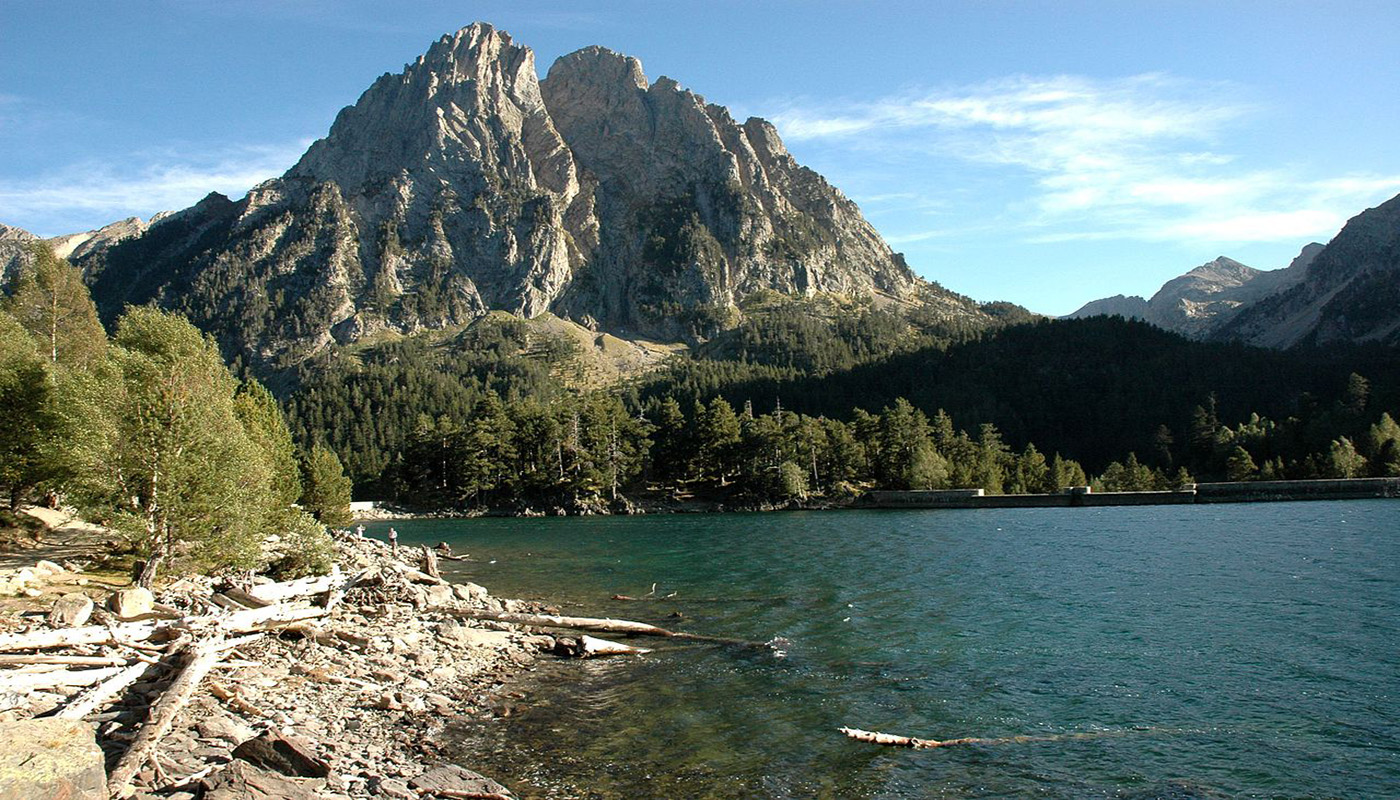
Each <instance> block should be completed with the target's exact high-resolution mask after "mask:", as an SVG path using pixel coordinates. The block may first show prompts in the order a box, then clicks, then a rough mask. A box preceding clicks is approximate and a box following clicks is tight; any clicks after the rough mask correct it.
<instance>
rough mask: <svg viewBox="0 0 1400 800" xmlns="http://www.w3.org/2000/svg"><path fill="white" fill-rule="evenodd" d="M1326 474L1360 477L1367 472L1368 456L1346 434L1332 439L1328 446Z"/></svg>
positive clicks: (1329, 476) (1334, 476) (1330, 475)
mask: <svg viewBox="0 0 1400 800" xmlns="http://www.w3.org/2000/svg"><path fill="white" fill-rule="evenodd" d="M1326 470H1327V472H1326V476H1325V477H1328V478H1359V477H1361V476H1362V475H1364V474H1366V457H1365V456H1363V455H1361V454H1360V453H1358V452H1356V447H1355V445H1353V444H1352V443H1351V440H1350V439H1348V438H1347V437H1345V436H1341V437H1338V438H1336V439H1334V440H1332V444H1331V446H1330V447H1328V448H1327V461H1326Z"/></svg>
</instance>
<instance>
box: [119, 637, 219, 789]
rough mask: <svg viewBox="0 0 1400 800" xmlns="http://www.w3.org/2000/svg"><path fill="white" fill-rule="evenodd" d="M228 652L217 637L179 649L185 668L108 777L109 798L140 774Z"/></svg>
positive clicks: (162, 696)
mask: <svg viewBox="0 0 1400 800" xmlns="http://www.w3.org/2000/svg"><path fill="white" fill-rule="evenodd" d="M240 644H241V642H240ZM229 649H230V648H229V647H228V646H227V643H226V642H225V641H224V639H223V637H222V636H217V635H216V636H213V637H210V638H208V639H204V640H198V641H190V642H189V643H188V644H185V645H182V646H181V647H180V648H179V650H180V652H182V653H184V654H185V656H186V658H187V659H188V661H187V662H186V663H185V668H184V669H183V670H181V671H180V674H179V676H177V677H176V678H175V681H174V682H173V683H171V684H170V687H169V688H168V689H166V690H165V693H164V694H162V695H161V696H160V699H159V700H157V701H156V703H155V705H153V706H151V715H150V716H149V717H147V718H146V722H145V724H143V725H142V726H141V731H140V733H138V734H137V735H136V739H135V740H134V741H132V743H131V747H129V748H128V749H127V751H126V752H125V753H123V754H122V757H121V760H120V761H118V762H117V765H116V766H115V767H113V768H112V771H111V773H109V774H108V776H107V793H108V794H109V795H111V796H113V797H116V796H119V795H120V793H121V792H122V790H123V789H125V788H126V785H127V784H128V783H130V782H131V779H132V777H134V776H135V775H136V773H137V772H138V771H140V769H141V766H142V765H143V764H145V763H146V761H147V760H149V759H150V758H151V756H152V754H154V753H155V749H156V746H157V745H159V744H160V740H161V739H163V738H164V737H165V734H167V733H169V732H170V726H171V725H173V724H174V722H175V717H176V715H177V714H179V713H180V709H182V708H184V707H185V705H186V704H187V703H189V701H190V698H191V697H193V696H194V692H195V690H196V689H198V688H199V684H200V682H201V681H203V680H204V676H206V675H208V674H209V670H211V669H213V668H214V665H215V664H217V663H218V662H219V660H220V659H221V658H223V657H224V654H225V653H227V652H228V651H229Z"/></svg>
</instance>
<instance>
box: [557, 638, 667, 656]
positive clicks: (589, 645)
mask: <svg viewBox="0 0 1400 800" xmlns="http://www.w3.org/2000/svg"><path fill="white" fill-rule="evenodd" d="M650 652H651V650H649V649H647V648H645V647H633V646H631V645H627V644H622V643H620V642H610V641H608V640H607V639H598V638H596V637H593V636H588V635H586V634H585V635H581V636H578V637H573V636H563V637H560V638H558V639H555V642H554V653H555V654H556V655H561V656H565V657H567V658H596V657H598V656H643V655H646V654H647V653H650Z"/></svg>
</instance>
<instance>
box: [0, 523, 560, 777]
mask: <svg viewBox="0 0 1400 800" xmlns="http://www.w3.org/2000/svg"><path fill="white" fill-rule="evenodd" d="M335 548H336V551H337V560H338V567H339V570H340V573H339V574H341V575H344V576H345V579H344V581H343V582H341V583H340V584H339V585H340V586H341V587H343V588H340V589H331V590H329V591H327V592H326V594H324V595H321V596H313V597H310V598H307V599H297V600H294V601H289V602H291V603H292V604H293V605H294V606H295V607H298V608H300V607H301V606H306V607H307V608H306V610H305V611H304V612H298V614H296V615H294V616H302V615H306V614H312V616H309V617H308V618H306V619H301V620H295V621H291V622H288V623H287V624H277V625H276V626H275V627H273V628H272V629H271V630H268V631H267V632H264V633H258V634H257V635H256V638H253V639H249V638H247V637H242V638H241V639H239V640H238V642H237V644H236V647H230V648H229V652H228V653H227V654H226V655H224V656H223V657H222V661H221V662H220V663H219V664H217V665H216V666H215V668H213V669H212V671H211V673H210V675H209V677H208V678H207V679H206V680H205V681H204V683H203V684H202V685H201V686H200V687H199V688H198V689H197V690H195V692H194V694H193V696H192V699H190V700H189V701H188V703H187V704H185V705H183V707H182V708H180V709H179V710H178V714H177V715H176V717H175V719H174V722H173V723H172V724H171V725H170V728H169V731H168V732H167V733H164V734H163V735H162V736H161V737H160V740H159V743H158V746H157V747H156V749H155V750H154V751H153V753H152V755H151V757H150V758H149V759H146V760H145V761H144V763H142V764H141V765H139V768H138V769H137V770H136V772H135V774H134V776H133V777H132V779H131V780H130V782H129V784H128V785H125V786H123V787H121V788H120V789H119V790H113V791H112V794H111V796H120V797H137V798H167V799H173V800H194V798H196V797H205V798H214V800H232V799H233V798H243V797H256V796H269V797H292V798H323V799H324V800H333V799H338V798H351V797H398V798H420V797H443V798H447V797H454V798H455V797H499V798H507V797H511V796H512V795H511V793H510V791H509V789H507V788H506V787H505V786H502V785H501V784H499V783H497V782H496V781H493V780H491V779H489V778H485V777H483V776H481V775H478V774H476V773H473V772H471V771H469V770H467V769H464V768H463V767H461V766H458V765H454V764H449V763H444V762H443V760H442V757H441V754H440V753H439V751H438V749H437V746H436V745H435V740H436V739H437V735H438V734H439V733H440V732H441V731H442V730H443V729H444V728H445V727H446V726H447V725H449V724H451V723H452V722H453V721H456V720H460V719H462V718H485V717H491V716H493V715H495V714H497V713H505V711H506V710H508V707H509V704H510V703H511V701H512V700H513V699H517V698H512V696H511V695H512V693H513V690H512V679H514V678H516V677H517V676H518V675H519V674H520V673H522V672H524V671H527V670H529V669H530V668H531V665H532V664H533V663H534V662H535V660H536V659H537V658H539V657H541V655H542V654H544V653H547V652H554V651H556V649H558V650H560V651H565V650H568V649H569V647H570V645H571V644H576V640H570V639H568V638H567V637H560V638H559V639H556V637H554V636H550V635H547V634H544V633H541V632H539V630H538V629H534V628H528V627H525V626H522V625H519V624H513V623H510V622H501V621H493V620H481V619H470V618H469V617H471V616H472V615H474V614H488V615H489V614H540V613H550V612H553V611H555V609H550V608H545V607H543V606H540V605H539V604H536V603H525V602H521V601H513V600H502V599H499V598H495V597H492V596H490V594H489V593H488V592H487V591H486V590H485V589H484V588H482V587H480V586H477V585H475V584H471V583H463V584H450V583H448V582H446V581H443V580H442V579H440V578H437V577H435V576H434V575H430V574H427V573H425V572H423V571H421V570H420V569H419V567H430V566H431V559H426V563H425V560H424V551H421V550H410V549H408V548H399V549H398V551H397V552H395V551H393V550H391V548H390V547H389V545H387V544H386V543H384V542H380V541H378V540H374V539H366V538H361V537H358V536H355V535H353V534H346V533H342V534H338V535H337V537H336V541H335ZM430 571H431V570H430ZM281 586H284V584H273V583H272V582H271V581H270V580H269V579H266V578H260V577H255V576H250V577H249V578H248V579H247V580H244V581H241V582H235V583H229V582H215V581H212V580H208V579H185V580H181V581H177V582H175V583H173V584H171V585H170V586H168V587H166V588H165V589H163V590H162V591H159V592H157V593H156V595H155V596H154V597H153V598H151V601H150V602H148V603H146V604H145V605H144V606H143V605H142V604H141V603H140V602H139V600H140V598H139V597H138V598H137V600H138V602H137V604H136V605H135V606H134V607H126V608H122V607H121V606H120V605H115V606H113V608H118V609H120V612H119V611H108V610H103V609H97V610H92V609H89V610H88V613H89V614H90V615H91V620H88V619H80V618H74V617H71V616H70V617H63V616H61V615H58V614H43V613H38V612H31V613H28V614H22V615H16V616H14V617H11V618H9V619H6V620H5V622H6V625H5V627H6V628H7V629H8V630H9V632H8V633H4V634H0V650H3V651H4V652H5V653H6V654H12V655H7V656H5V657H4V659H3V660H5V661H6V663H5V665H4V666H3V667H0V735H3V736H4V737H5V739H6V743H5V744H6V747H5V748H0V750H3V751H4V753H5V754H4V755H3V756H0V762H13V761H18V760H23V758H24V757H23V756H21V755H16V753H20V752H21V751H23V750H24V748H23V747H18V746H20V745H24V744H26V742H27V741H28V742H29V743H31V744H32V740H33V739H34V738H35V732H36V731H39V730H41V729H42V730H44V731H46V733H45V734H44V735H45V736H48V737H49V739H46V741H48V740H50V739H52V740H53V741H57V739H53V737H55V736H57V737H59V738H60V739H64V740H65V741H66V742H67V744H68V745H71V746H72V748H73V749H72V752H73V753H77V754H79V755H78V756H75V757H73V758H71V759H69V762H65V763H69V764H70V767H71V769H70V772H71V774H69V775H68V777H66V778H64V780H65V781H67V783H65V784H64V785H65V786H66V787H67V791H69V794H67V795H62V796H66V797H75V798H77V797H104V798H105V797H108V796H109V794H108V788H107V783H108V778H107V776H106V773H107V771H108V770H111V769H113V765H114V763H115V762H116V761H117V760H118V759H119V758H121V757H122V754H123V753H125V752H126V751H127V750H128V749H129V748H131V747H132V742H133V740H135V739H137V738H138V737H139V735H140V732H141V730H142V728H143V726H147V725H150V724H151V723H150V722H149V720H148V717H149V718H153V717H155V716H156V715H157V712H156V711H153V710H152V708H153V704H157V703H158V702H159V700H160V699H161V697H162V695H163V694H165V693H168V692H170V691H171V689H170V686H171V685H172V682H178V674H179V669H178V666H179V665H178V664H177V663H175V662H177V661H178V658H176V657H175V656H174V654H173V652H172V650H166V651H161V650H160V649H159V648H157V647H155V646H153V645H151V644H150V643H142V642H136V641H123V640H122V639H123V637H122V636H120V635H118V631H125V630H127V629H128V628H130V627H131V625H132V624H133V622H135V623H141V622H143V621H144V622H147V623H153V624H154V625H157V626H159V625H161V624H169V625H174V626H177V627H178V626H180V625H182V624H184V623H182V622H181V619H192V618H193V615H197V614H208V615H209V616H207V617H200V619H206V618H207V619H210V620H218V619H224V618H230V617H233V616H238V615H239V614H243V615H247V614H258V613H260V612H259V611H258V610H257V601H256V598H257V597H258V596H259V595H260V594H261V595H262V596H266V595H267V592H260V587H261V589H270V588H276V587H281ZM127 591H128V592H139V591H143V590H134V589H133V590H127ZM121 594H122V593H121V592H119V593H117V595H121ZM71 596H72V595H68V596H65V598H64V599H66V598H67V597H71ZM250 598H252V599H250ZM64 599H60V601H58V603H56V604H55V605H58V604H61V603H62V602H63V601H64ZM230 599H239V600H243V601H244V602H245V603H246V604H247V607H246V608H242V607H238V606H232V605H231V604H230V603H229V600H230ZM74 602H77V601H74ZM77 604H79V605H81V603H77ZM278 605H279V606H280V605H283V604H280V603H279V604H278ZM219 606H223V607H225V608H223V609H219V608H218V607H219ZM275 609H276V607H275V606H274V607H269V608H265V609H262V611H275ZM211 610H213V611H212V612H211ZM119 613H120V616H119V615H118V614H119ZM182 615H183V616H182ZM220 615H223V616H220ZM80 616H81V615H80ZM264 616H270V615H264ZM464 617H466V618H467V619H465V620H464ZM171 620H174V621H171ZM90 622H96V623H98V624H100V625H106V626H107V628H108V630H110V631H112V632H113V634H112V636H110V637H104V638H105V639H107V640H106V641H103V642H101V643H87V644H77V645H72V646H64V647H62V648H53V647H39V648H35V647H30V648H17V647H13V646H12V645H14V644H16V643H24V642H26V641H28V642H30V643H33V642H34V641H35V640H34V638H33V637H35V636H62V635H64V634H63V633H62V631H64V630H68V631H79V630H87V629H88V628H83V627H81V626H82V625H83V624H84V623H89V624H90ZM73 625H77V626H78V627H71V626H73ZM25 637H29V638H28V639H26V638H25ZM177 638H178V636H177ZM153 641H154V640H153ZM170 647H171V648H173V647H174V645H173V644H172V645H171V646H170ZM143 654H144V657H145V658H147V659H148V660H159V661H160V662H162V664H160V665H157V667H156V668H155V669H152V670H149V671H148V672H147V674H146V675H145V676H144V677H142V678H141V679H140V680H138V681H137V682H135V683H134V684H132V685H131V686H130V687H129V688H128V689H126V690H125V691H124V692H123V693H121V694H120V695H118V696H116V697H115V698H113V699H112V700H111V701H110V705H105V704H104V706H99V707H98V708H96V709H94V710H93V711H92V712H91V713H87V714H84V715H83V716H82V717H81V718H79V720H77V722H78V725H77V727H76V728H74V727H73V721H65V720H62V719H58V717H61V716H62V715H63V710H64V709H65V708H68V707H70V706H73V705H76V704H77V703H78V701H79V700H80V699H81V698H82V697H83V696H84V694H85V690H86V689H87V687H88V686H89V685H90V684H89V683H86V682H84V681H86V680H87V677H86V676H85V674H84V673H87V672H89V670H85V669H79V668H78V667H77V666H74V665H73V664H75V663H77V662H80V661H83V660H84V659H89V660H90V659H100V658H109V659H112V660H113V664H114V665H115V664H116V663H119V662H120V663H130V664H136V663H138V662H136V661H135V660H134V659H138V658H141V657H142V656H143ZM25 659H33V663H23V664H21V663H17V662H21V661H24V660H25ZM63 659H68V660H69V665H67V666H65V665H62V664H55V663H43V662H44V661H46V660H49V661H52V660H63ZM84 663H95V662H84ZM138 668H139V667H138ZM112 669H113V670H115V669H116V667H115V666H114V667H112ZM60 673H62V674H61V675H60ZM50 684H56V685H50ZM20 686H29V687H30V688H29V689H28V690H27V691H24V690H20V689H19V688H18V687H20ZM41 687H42V688H41ZM63 725H67V726H68V727H67V728H63ZM63 731H67V733H63ZM60 734H62V735H61V736H60ZM39 738H43V737H39ZM68 740H72V741H68ZM94 740H95V742H96V745H97V746H98V747H100V752H101V755H102V758H101V759H98V760H97V761H96V763H97V765H98V767H99V768H100V769H99V770H98V771H97V772H94V771H93V763H94V761H93V758H92V757H86V758H84V757H82V756H81V754H82V753H83V752H88V753H89V755H90V754H91V753H92V752H94V751H93V750H92V743H93V741H94ZM17 747H18V749H17ZM85 748H86V750H85ZM43 755H44V756H45V758H48V757H49V756H52V755H53V754H52V753H47V752H46V753H44V754H43ZM30 758H32V756H31V757H30ZM50 760H51V759H50ZM10 766H13V764H12V763H0V775H4V776H6V777H4V778H0V795H3V796H7V797H8V796H17V797H19V796H24V797H29V796H35V797H45V796H49V795H48V794H42V793H36V792H38V791H41V790H40V789H34V790H33V791H31V792H28V793H26V791H25V790H24V789H19V790H18V791H19V793H18V794H5V791H6V790H7V789H13V788H14V787H13V786H11V785H10V784H9V783H7V782H12V779H13V778H14V774H15V773H14V772H13V771H12V770H8V769H6V768H7V767H10ZM84 770H85V771H84ZM21 771H22V770H21ZM60 771H61V770H60ZM53 774H54V771H53V770H52V769H48V770H47V772H46V773H45V775H46V776H47V778H48V779H53ZM41 777H43V776H41Z"/></svg>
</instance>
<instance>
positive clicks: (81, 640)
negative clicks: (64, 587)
mask: <svg viewBox="0 0 1400 800" xmlns="http://www.w3.org/2000/svg"><path fill="white" fill-rule="evenodd" d="M325 613H326V610H325V609H324V608H315V607H311V606H304V607H296V606H288V605H274V606H267V607H265V608H247V609H242V610H239V611H233V612H230V613H228V614H205V615H191V616H186V617H181V618H179V619H173V620H161V621H159V622H124V623H120V624H117V625H111V626H107V625H87V626H85V627H82V628H64V629H59V630H49V631H38V632H36V633H7V634H3V635H0V652H3V651H13V650H47V649H50V648H54V647H72V646H76V645H84V644H129V643H133V642H144V641H147V640H150V639H154V638H157V637H158V636H174V635H175V634H177V633H179V632H181V631H184V630H199V629H204V628H210V629H212V628H218V629H220V630H223V631H225V632H227V633H248V632H251V631H261V630H269V629H271V628H276V627H280V626H282V625H285V624H287V623H289V622H299V621H301V620H306V619H312V618H314V617H320V616H324V615H325Z"/></svg>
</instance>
